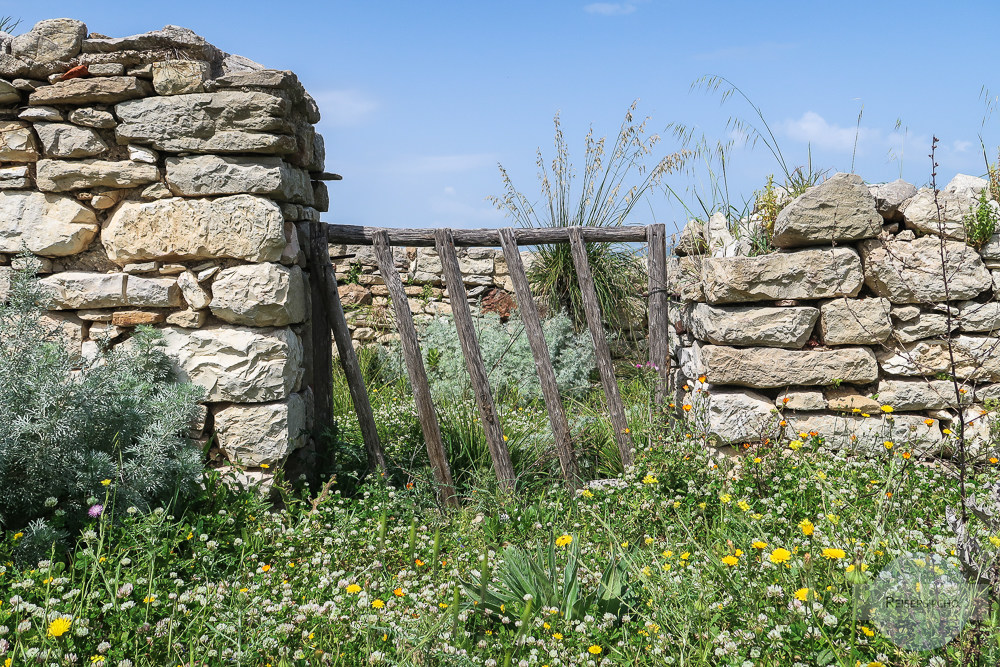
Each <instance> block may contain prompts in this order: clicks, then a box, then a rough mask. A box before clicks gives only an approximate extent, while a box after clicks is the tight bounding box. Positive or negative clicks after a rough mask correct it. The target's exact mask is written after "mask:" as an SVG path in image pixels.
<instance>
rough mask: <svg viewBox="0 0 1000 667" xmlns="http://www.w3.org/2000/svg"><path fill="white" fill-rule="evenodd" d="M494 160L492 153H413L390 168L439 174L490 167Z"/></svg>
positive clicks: (494, 162) (415, 172) (416, 172)
mask: <svg viewBox="0 0 1000 667" xmlns="http://www.w3.org/2000/svg"><path fill="white" fill-rule="evenodd" d="M496 161H497V157H496V155H493V154H492V153H463V154H457V155H414V156H410V157H404V158H401V159H399V160H397V161H395V162H394V163H393V164H392V165H390V169H391V170H392V171H401V172H408V173H414V174H432V173H433V174H441V173H450V172H462V171H471V170H473V169H482V168H484V167H492V166H493V165H495V164H496Z"/></svg>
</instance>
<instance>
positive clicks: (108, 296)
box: [41, 271, 126, 310]
mask: <svg viewBox="0 0 1000 667" xmlns="http://www.w3.org/2000/svg"><path fill="white" fill-rule="evenodd" d="M125 278H126V274H124V273H86V272H83V271H65V272H63V273H54V274H52V275H51V276H46V277H44V278H42V280H41V284H42V287H43V288H44V289H45V290H46V291H47V292H48V294H49V295H50V297H51V303H50V304H49V308H50V309H53V310H70V309H77V308H115V307H117V306H124V305H125Z"/></svg>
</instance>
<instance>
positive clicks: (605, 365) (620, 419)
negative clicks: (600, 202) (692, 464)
mask: <svg viewBox="0 0 1000 667" xmlns="http://www.w3.org/2000/svg"><path fill="white" fill-rule="evenodd" d="M569 243H570V250H571V252H572V254H573V265H574V266H575V267H576V277H577V280H578V281H579V283H580V294H581V296H582V298H583V310H584V313H585V314H586V316H587V328H588V329H590V336H591V338H593V340H594V353H595V355H596V357H597V370H598V371H599V372H600V374H601V385H602V386H603V387H604V397H605V399H606V400H607V402H608V416H609V417H610V418H611V427H612V428H613V429H614V431H615V440H616V441H617V442H618V451H619V452H620V453H621V457H622V465H623V466H625V467H626V468H627V467H628V466H630V465H632V464H633V463H634V462H635V459H634V454H633V447H632V435H631V434H630V432H629V428H628V420H627V419H626V418H625V406H624V405H623V404H622V397H621V392H620V391H619V389H618V380H616V379H615V370H614V366H613V365H612V364H611V351H610V350H609V349H608V339H607V338H606V336H605V333H604V324H603V322H602V320H601V307H600V306H599V305H598V301H597V291H596V290H595V288H594V276H593V274H592V273H591V271H590V264H589V263H588V262H587V247H586V246H585V245H584V244H583V239H581V238H580V228H579V227H570V228H569Z"/></svg>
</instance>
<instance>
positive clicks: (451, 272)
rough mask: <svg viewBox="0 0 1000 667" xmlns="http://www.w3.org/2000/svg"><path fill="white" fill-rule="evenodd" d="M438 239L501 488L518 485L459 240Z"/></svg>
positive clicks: (446, 234) (437, 234)
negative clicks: (478, 333) (474, 317)
mask: <svg viewBox="0 0 1000 667" xmlns="http://www.w3.org/2000/svg"><path fill="white" fill-rule="evenodd" d="M434 241H435V246H436V247H437V252H438V256H439V257H440V258H441V266H442V267H443V269H444V279H445V284H446V285H447V287H448V294H449V295H450V296H451V310H452V313H453V314H454V316H455V327H456V328H457V329H458V340H459V342H460V343H461V344H462V353H463V355H464V356H465V365H466V367H467V368H468V369H469V376H470V377H471V378H472V391H473V393H474V394H475V396H476V404H477V405H478V406H479V416H480V420H481V421H482V422H483V431H485V433H486V444H487V445H488V446H489V448H490V455H491V456H492V457H493V469H494V470H495V471H496V474H497V480H498V481H499V482H500V486H501V488H504V489H507V490H512V489H513V488H514V481H515V475H514V465H513V464H512V463H511V460H510V452H509V451H508V450H507V443H506V442H505V441H504V437H503V429H502V428H501V426H500V420H499V418H498V417H497V412H496V406H495V405H494V404H493V394H492V392H491V391H490V382H489V376H488V375H487V373H486V367H485V365H484V364H483V355H482V352H481V351H480V349H479V341H478V340H477V339H476V328H475V326H474V325H473V323H472V310H471V309H470V308H469V297H468V295H467V294H466V291H465V283H464V282H463V280H462V270H461V269H460V268H459V266H458V255H456V253H455V241H454V239H453V238H452V234H451V230H450V229H436V230H434Z"/></svg>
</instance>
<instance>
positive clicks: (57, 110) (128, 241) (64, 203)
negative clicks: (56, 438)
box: [0, 19, 328, 467]
mask: <svg viewBox="0 0 1000 667" xmlns="http://www.w3.org/2000/svg"><path fill="white" fill-rule="evenodd" d="M319 118H320V115H319V109H318V107H317V105H316V103H315V102H314V101H313V99H312V98H311V97H310V96H309V95H308V93H307V92H306V91H305V90H304V88H303V87H302V85H301V84H300V83H299V81H298V79H297V78H296V76H295V75H294V74H293V73H291V72H286V71H277V70H271V69H266V68H264V67H263V66H262V65H259V64H257V63H254V62H252V61H250V60H248V59H246V58H243V57H241V56H236V55H231V54H227V53H224V52H222V51H220V50H219V49H217V48H216V47H214V46H212V45H211V44H209V43H208V42H206V41H205V40H204V39H203V38H202V37H199V36H198V35H196V34H194V33H193V32H191V31H190V30H186V29H184V28H178V27H176V26H167V27H166V28H164V29H162V30H157V31H154V32H149V33H145V34H141V35H133V36H130V37H123V38H110V37H106V36H104V35H99V34H96V33H88V30H87V27H86V26H85V25H84V24H83V23H82V22H80V21H76V20H72V19H54V20H49V21H42V22H40V23H38V24H37V25H35V26H34V27H33V28H32V29H31V30H30V31H28V32H27V33H25V34H22V35H18V36H16V37H12V36H10V35H6V34H3V33H0V298H3V294H4V292H5V290H6V289H7V284H8V280H7V276H8V275H9V272H10V271H12V270H14V269H16V268H17V266H18V265H19V263H21V262H23V261H24V260H23V259H22V257H21V256H20V253H22V252H23V251H28V252H30V253H31V254H32V255H34V257H35V258H37V259H38V261H39V263H40V266H41V273H42V274H43V276H42V283H44V285H45V286H46V287H47V288H48V289H49V291H50V293H51V295H52V301H51V304H50V308H51V310H50V312H49V313H48V314H47V315H46V317H45V320H46V322H47V324H48V325H49V326H50V327H51V328H52V329H53V330H54V331H56V332H57V334H58V335H59V336H60V337H61V338H62V339H63V340H64V341H66V342H67V344H68V345H70V347H71V349H72V351H73V352H75V353H77V354H80V355H81V356H82V357H83V358H88V357H91V358H92V357H93V356H94V355H95V354H96V353H97V350H98V346H99V345H108V344H110V345H116V344H123V343H125V342H126V341H127V340H128V338H129V336H130V335H131V332H132V330H133V328H134V327H135V326H137V325H140V324H151V325H155V326H156V327H158V328H160V329H161V330H162V333H163V337H164V341H165V345H166V351H167V354H168V355H169V356H170V357H171V359H172V360H173V363H174V365H175V366H176V370H177V371H178V374H179V375H180V376H181V377H182V378H184V379H187V380H190V381H191V382H193V383H195V384H197V385H200V386H201V387H203V388H204V390H205V411H204V419H203V420H202V423H199V424H197V425H195V431H196V432H197V433H198V434H199V436H200V437H202V438H207V437H208V436H209V435H211V434H214V435H215V437H216V444H217V446H218V449H219V452H220V454H221V455H222V456H224V457H225V458H226V459H228V460H229V461H231V462H233V463H239V464H241V465H244V466H249V467H257V466H262V465H268V466H269V465H272V464H274V463H277V462H280V461H282V460H284V459H285V458H286V457H287V455H288V454H289V453H290V452H291V451H292V450H294V449H295V448H296V447H298V446H299V445H300V444H302V442H303V437H304V434H305V433H306V432H307V430H308V428H309V427H310V414H311V410H312V398H311V390H310V387H309V377H308V373H307V372H306V369H307V368H308V367H309V361H308V358H307V354H308V350H309V346H308V345H307V344H304V343H307V342H308V340H309V330H308V315H309V304H308V294H309V291H308V289H307V284H308V268H309V267H308V266H307V263H306V256H305V254H304V252H303V248H305V247H308V246H307V245H306V244H305V241H306V240H307V238H308V224H309V222H311V221H318V220H319V216H320V212H321V211H325V210H327V207H328V194H327V191H326V186H325V184H324V183H323V181H322V179H324V178H326V177H328V175H326V174H324V173H323V166H324V156H325V151H324V145H323V140H322V137H320V135H318V134H317V133H316V132H315V130H314V129H313V125H314V124H315V123H317V122H318V121H319Z"/></svg>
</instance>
